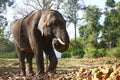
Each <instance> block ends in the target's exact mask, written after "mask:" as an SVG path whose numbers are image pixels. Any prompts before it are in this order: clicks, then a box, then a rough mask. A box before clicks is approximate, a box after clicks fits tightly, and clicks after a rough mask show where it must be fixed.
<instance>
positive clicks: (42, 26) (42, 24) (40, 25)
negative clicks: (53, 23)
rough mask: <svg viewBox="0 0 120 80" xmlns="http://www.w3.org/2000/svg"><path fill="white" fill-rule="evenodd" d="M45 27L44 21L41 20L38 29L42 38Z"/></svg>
mask: <svg viewBox="0 0 120 80" xmlns="http://www.w3.org/2000/svg"><path fill="white" fill-rule="evenodd" d="M44 26H45V21H44V20H43V19H42V18H41V19H40V20H39V23H38V29H39V30H40V31H41V35H42V36H43V28H44Z"/></svg>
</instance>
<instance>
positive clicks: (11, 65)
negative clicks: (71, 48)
mask: <svg viewBox="0 0 120 80" xmlns="http://www.w3.org/2000/svg"><path fill="white" fill-rule="evenodd" d="M45 64H46V62H45ZM33 66H34V72H35V71H36V66H35V61H33ZM113 66H114V67H115V66H119V67H116V69H117V68H118V69H119V70H120V60H118V59H112V58H108V57H106V58H97V59H73V58H68V59H58V65H57V69H56V73H55V74H52V73H47V74H44V75H42V76H37V75H34V76H26V77H24V76H23V77H21V76H19V62H18V59H0V80H107V79H109V78H108V77H107V78H106V79H102V78H103V77H102V78H99V77H97V76H96V79H94V78H95V77H94V76H95V74H92V72H93V70H95V69H101V68H103V67H104V68H105V70H107V69H108V68H111V67H113ZM114 67H113V68H114ZM116 69H115V70H116ZM102 72H103V71H102ZM111 73H112V72H111ZM104 75H105V74H102V76H104ZM109 76H110V74H109ZM97 78H98V79H97ZM117 79H118V80H120V72H118V78H117ZM117 79H116V80H117ZM109 80H110V79H109ZM111 80H112V79H111Z"/></svg>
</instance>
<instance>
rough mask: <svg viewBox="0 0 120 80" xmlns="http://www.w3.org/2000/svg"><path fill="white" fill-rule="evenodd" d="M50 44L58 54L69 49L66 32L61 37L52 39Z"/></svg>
mask: <svg viewBox="0 0 120 80" xmlns="http://www.w3.org/2000/svg"><path fill="white" fill-rule="evenodd" d="M61 35H62V34H61ZM52 44H53V46H54V48H55V49H56V50H57V51H59V52H64V51H66V50H67V49H68V47H69V36H68V34H67V32H65V34H64V35H62V36H58V37H56V38H54V39H53V41H52Z"/></svg>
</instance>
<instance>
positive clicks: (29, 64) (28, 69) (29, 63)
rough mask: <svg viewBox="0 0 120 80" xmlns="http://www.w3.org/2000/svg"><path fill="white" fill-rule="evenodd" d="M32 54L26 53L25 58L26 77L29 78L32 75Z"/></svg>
mask: <svg viewBox="0 0 120 80" xmlns="http://www.w3.org/2000/svg"><path fill="white" fill-rule="evenodd" d="M33 56H34V55H33V53H27V54H26V58H27V63H26V73H27V75H29V76H31V75H33V74H34V73H33V67H32V58H33Z"/></svg>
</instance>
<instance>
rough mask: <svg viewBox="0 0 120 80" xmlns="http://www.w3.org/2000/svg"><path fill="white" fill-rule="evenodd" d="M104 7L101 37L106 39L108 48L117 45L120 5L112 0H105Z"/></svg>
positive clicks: (119, 34) (119, 27) (119, 26)
mask: <svg viewBox="0 0 120 80" xmlns="http://www.w3.org/2000/svg"><path fill="white" fill-rule="evenodd" d="M106 3H108V4H106V8H105V12H104V15H105V21H104V27H103V37H104V39H105V40H106V43H107V46H108V48H114V47H117V46H118V42H119V36H120V33H119V32H120V30H119V29H120V23H119V21H120V15H119V14H120V6H119V5H117V4H118V3H115V1H114V0H110V1H109V0H107V2H106Z"/></svg>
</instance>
